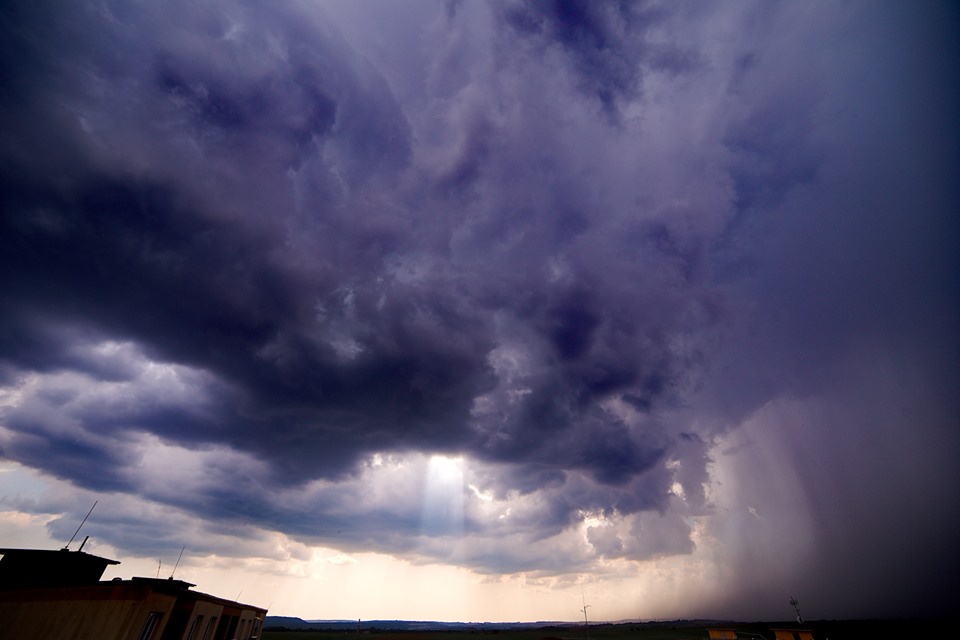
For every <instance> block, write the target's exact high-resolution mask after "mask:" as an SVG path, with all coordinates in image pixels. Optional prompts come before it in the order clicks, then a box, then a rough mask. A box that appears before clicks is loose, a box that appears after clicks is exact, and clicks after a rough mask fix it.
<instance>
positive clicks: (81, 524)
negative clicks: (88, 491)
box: [61, 500, 100, 551]
mask: <svg viewBox="0 0 960 640" xmlns="http://www.w3.org/2000/svg"><path fill="white" fill-rule="evenodd" d="M98 502H100V501H99V500H94V501H93V506H92V507H90V511H87V515H85V516H83V521H82V522H81V523H80V526H79V527H77V530H76V531H74V532H73V535H72V536H70V542H68V543H67V544H66V546H64V547H63V549H61V551H69V550H70V543H71V542H73V539H74V538H76V537H77V534H78V533H80V529H82V528H83V523H84V522H86V521H87V518H89V517H90V514H91V513H93V510H94V508H96V506H97V503H98ZM83 542H84V544H86V542H87V541H86V540H84V541H83ZM80 547H81V548H83V545H80Z"/></svg>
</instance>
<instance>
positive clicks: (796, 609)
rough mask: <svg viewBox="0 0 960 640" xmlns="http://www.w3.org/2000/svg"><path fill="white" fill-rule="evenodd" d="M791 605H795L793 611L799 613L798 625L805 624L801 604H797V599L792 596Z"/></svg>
mask: <svg viewBox="0 0 960 640" xmlns="http://www.w3.org/2000/svg"><path fill="white" fill-rule="evenodd" d="M790 604H792V605H793V610H794V611H796V612H797V623H798V624H803V616H801V615H800V603H799V602H797V599H796V598H794V597H793V596H790Z"/></svg>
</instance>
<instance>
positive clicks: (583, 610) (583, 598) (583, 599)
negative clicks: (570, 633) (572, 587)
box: [580, 585, 590, 640]
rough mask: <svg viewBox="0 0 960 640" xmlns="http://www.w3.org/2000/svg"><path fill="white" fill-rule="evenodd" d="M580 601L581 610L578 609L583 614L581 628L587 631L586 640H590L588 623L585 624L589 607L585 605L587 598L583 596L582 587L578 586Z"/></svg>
mask: <svg viewBox="0 0 960 640" xmlns="http://www.w3.org/2000/svg"><path fill="white" fill-rule="evenodd" d="M580 599H581V600H582V601H583V609H580V611H582V612H583V626H584V627H586V629H587V640H590V623H589V622H587V607H589V606H590V605H588V604H587V598H586V596H584V595H583V585H580Z"/></svg>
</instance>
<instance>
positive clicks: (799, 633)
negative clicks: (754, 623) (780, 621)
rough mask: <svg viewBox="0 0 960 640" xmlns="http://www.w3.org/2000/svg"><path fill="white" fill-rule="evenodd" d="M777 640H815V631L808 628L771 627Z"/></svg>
mask: <svg viewBox="0 0 960 640" xmlns="http://www.w3.org/2000/svg"><path fill="white" fill-rule="evenodd" d="M771 631H773V635H774V636H775V637H776V639H777V640H813V632H812V631H809V630H807V629H771Z"/></svg>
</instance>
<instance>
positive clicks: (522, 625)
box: [264, 616, 576, 631]
mask: <svg viewBox="0 0 960 640" xmlns="http://www.w3.org/2000/svg"><path fill="white" fill-rule="evenodd" d="M575 624H576V623H572V622H555V621H549V620H543V621H540V622H437V621H434V620H361V621H360V623H359V625H360V629H361V630H371V629H378V630H390V631H444V630H454V629H481V628H482V629H531V628H532V629H536V628H539V627H550V626H571V625H575ZM264 627H265V628H267V629H297V630H313V631H336V630H344V631H347V630H352V629H356V628H357V621H356V620H304V619H302V618H294V617H290V616H267V619H266V620H265V621H264Z"/></svg>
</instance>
